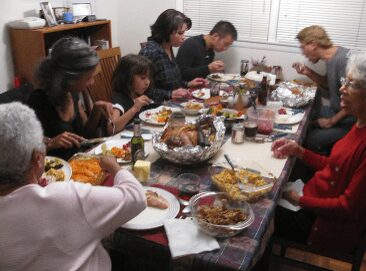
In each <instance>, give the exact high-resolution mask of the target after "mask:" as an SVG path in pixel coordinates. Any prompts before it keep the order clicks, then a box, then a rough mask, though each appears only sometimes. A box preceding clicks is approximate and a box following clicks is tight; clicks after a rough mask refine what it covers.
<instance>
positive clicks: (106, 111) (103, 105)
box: [94, 101, 113, 119]
mask: <svg viewBox="0 0 366 271" xmlns="http://www.w3.org/2000/svg"><path fill="white" fill-rule="evenodd" d="M94 106H95V107H96V108H98V109H99V110H100V111H101V112H102V114H103V115H104V116H105V117H106V118H108V119H112V117H113V104H111V103H109V102H105V101H96V102H95V103H94Z"/></svg>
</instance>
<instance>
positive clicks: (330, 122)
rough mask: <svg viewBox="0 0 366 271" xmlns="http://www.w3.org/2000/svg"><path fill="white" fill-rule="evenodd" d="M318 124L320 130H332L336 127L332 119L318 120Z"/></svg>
mask: <svg viewBox="0 0 366 271" xmlns="http://www.w3.org/2000/svg"><path fill="white" fill-rule="evenodd" d="M317 124H318V125H319V127H320V128H331V127H333V126H334V123H333V119H332V118H319V119H317Z"/></svg>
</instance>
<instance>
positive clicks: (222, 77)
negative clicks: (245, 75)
mask: <svg viewBox="0 0 366 271" xmlns="http://www.w3.org/2000/svg"><path fill="white" fill-rule="evenodd" d="M216 77H217V78H216ZM207 78H208V79H210V80H212V81H217V82H227V81H230V80H239V79H240V75H239V74H235V73H211V74H209V75H208V76H207Z"/></svg>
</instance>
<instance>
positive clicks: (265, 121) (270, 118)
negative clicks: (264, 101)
mask: <svg viewBox="0 0 366 271" xmlns="http://www.w3.org/2000/svg"><path fill="white" fill-rule="evenodd" d="M247 115H248V120H253V121H256V122H257V126H258V133H260V134H264V135H268V134H270V133H271V132H272V130H273V126H274V122H275V117H276V112H275V111H274V110H272V109H270V108H266V107H257V109H256V110H254V108H252V107H251V108H249V109H248V111H247Z"/></svg>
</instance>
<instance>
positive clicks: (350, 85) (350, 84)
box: [340, 77, 365, 90]
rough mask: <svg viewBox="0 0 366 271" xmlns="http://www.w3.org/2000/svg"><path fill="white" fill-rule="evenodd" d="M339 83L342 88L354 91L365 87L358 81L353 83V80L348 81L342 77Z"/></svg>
mask: <svg viewBox="0 0 366 271" xmlns="http://www.w3.org/2000/svg"><path fill="white" fill-rule="evenodd" d="M340 82H341V84H342V86H343V87H345V88H348V89H354V90H356V89H362V88H363V87H364V86H365V84H364V83H361V82H360V81H359V82H355V81H353V80H349V79H347V78H344V77H342V78H341V80H340Z"/></svg>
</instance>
